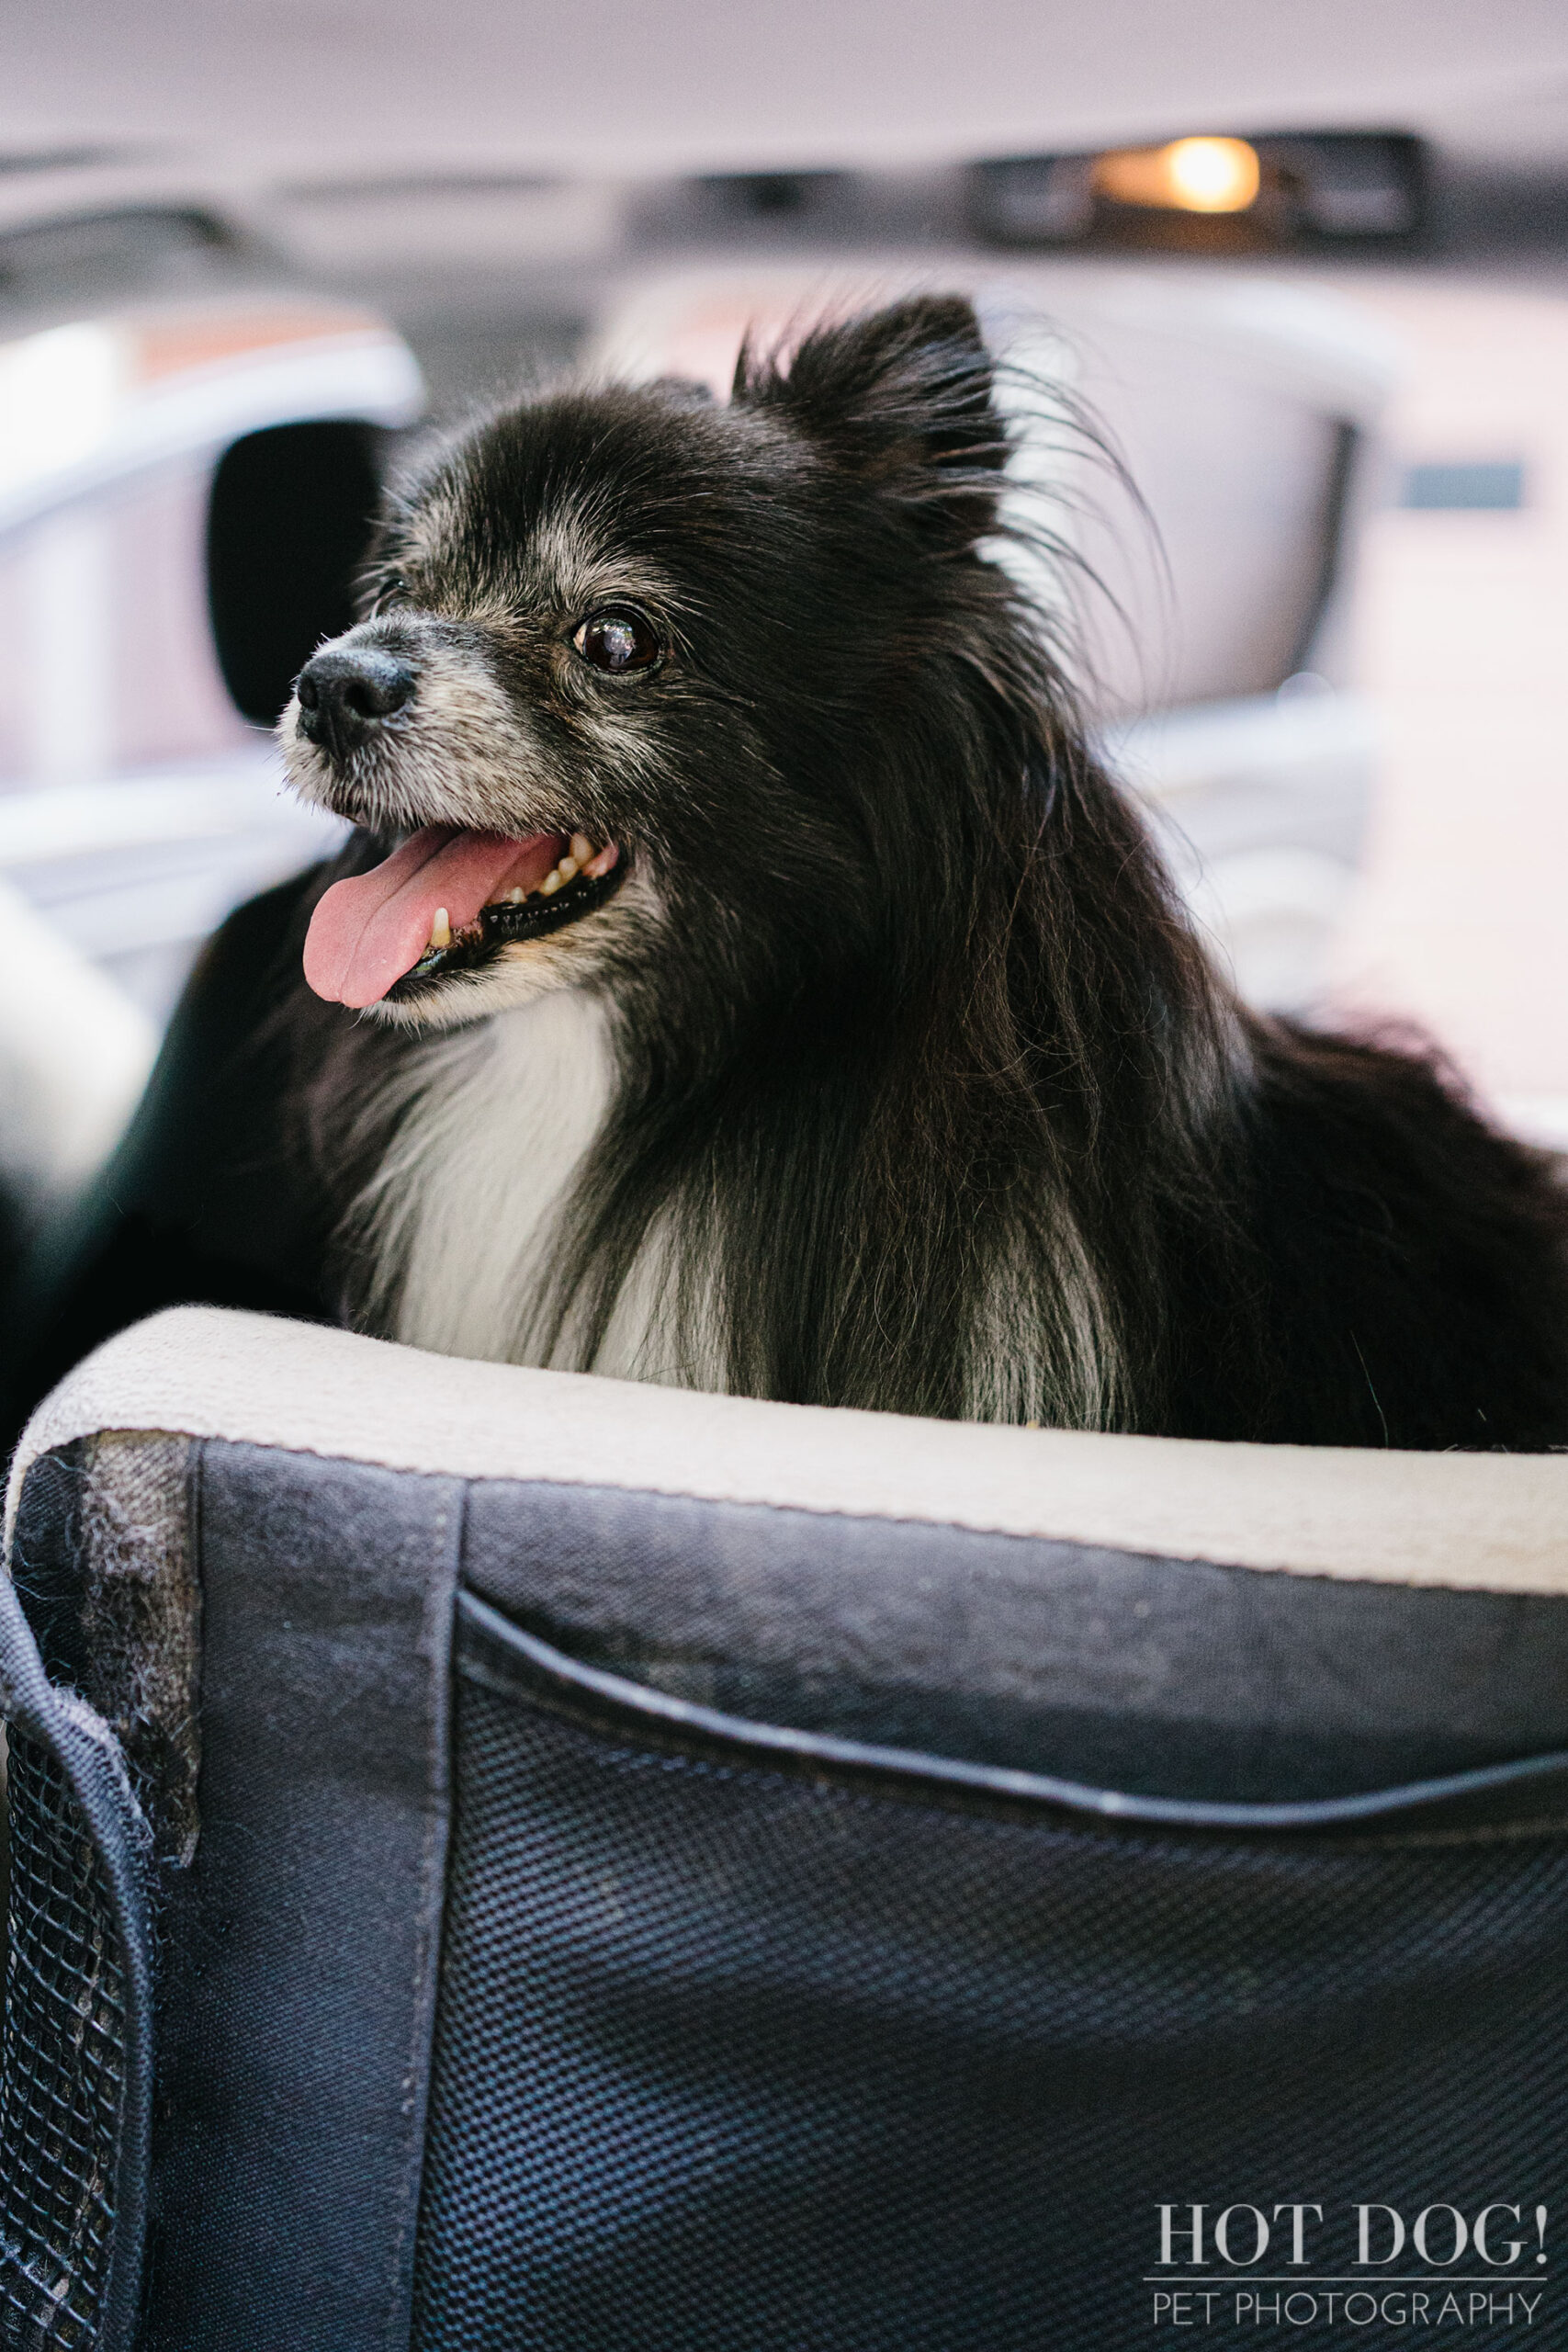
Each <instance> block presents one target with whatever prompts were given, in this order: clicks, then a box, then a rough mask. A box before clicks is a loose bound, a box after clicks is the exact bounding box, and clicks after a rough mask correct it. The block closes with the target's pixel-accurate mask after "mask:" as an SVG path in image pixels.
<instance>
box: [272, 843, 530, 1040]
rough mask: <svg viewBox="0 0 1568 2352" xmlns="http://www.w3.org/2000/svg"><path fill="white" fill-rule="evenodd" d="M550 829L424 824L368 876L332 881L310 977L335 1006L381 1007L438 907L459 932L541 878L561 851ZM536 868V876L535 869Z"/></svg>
mask: <svg viewBox="0 0 1568 2352" xmlns="http://www.w3.org/2000/svg"><path fill="white" fill-rule="evenodd" d="M556 842H557V837H556V835H555V834H554V833H530V834H529V835H528V836H527V838H526V839H525V840H521V841H520V840H518V839H516V838H515V837H511V836H508V835H507V834H504V833H472V832H458V831H455V830H454V829H453V827H451V826H450V825H426V826H425V827H424V828H423V831H420V832H417V833H411V834H410V836H409V838H408V840H407V841H406V842H404V843H403V844H402V847H401V848H400V849H396V850H394V851H393V852H392V854H391V856H390V857H389V858H387V859H386V860H385V861H384V863H383V864H381V865H378V866H377V867H376V868H375V869H374V870H373V871H372V872H371V873H369V874H355V875H351V876H350V877H349V879H348V880H347V881H346V882H334V883H333V887H332V888H331V889H330V890H328V891H327V892H326V893H325V895H324V896H323V898H322V899H321V903H320V904H319V905H318V907H317V909H316V911H315V913H314V914H313V915H312V916H311V918H310V931H309V932H308V933H307V934H306V939H305V978H306V979H307V980H308V981H309V982H310V986H311V987H312V988H313V989H315V991H316V994H317V995H318V996H321V997H325V998H326V999H327V1001H329V1003H333V1004H352V1005H355V1006H364V1005H367V1004H377V1003H378V1002H379V1001H380V1000H381V998H382V997H384V996H385V995H386V993H387V990H388V989H389V988H390V987H391V986H392V983H393V982H394V980H400V979H401V978H402V977H403V974H404V973H405V972H408V971H412V968H413V967H414V966H415V965H416V964H417V963H418V961H419V959H420V957H421V956H423V953H424V951H425V949H426V948H427V947H428V946H429V944H430V927H431V925H432V923H433V922H434V920H435V917H436V914H437V913H438V911H439V910H440V909H441V908H443V907H445V908H446V920H447V922H449V923H450V924H451V926H452V929H453V930H454V931H457V930H460V929H461V927H462V925H463V924H464V923H466V922H473V920H474V917H475V916H476V915H477V914H478V913H479V909H480V908H481V907H483V906H485V905H487V904H488V903H489V901H490V900H491V899H493V898H495V897H496V896H497V895H498V894H499V892H500V891H501V890H502V888H504V887H506V886H508V885H510V884H511V883H513V882H521V883H522V884H523V886H524V888H525V889H526V888H531V887H532V886H533V885H534V884H535V883H537V882H539V881H542V880H543V878H544V876H546V875H547V873H548V872H549V870H550V867H551V866H552V865H554V863H555V860H556V856H557V854H558V853H557V846H556ZM535 867H537V869H538V870H537V872H535V871H534V870H533V869H534V868H535Z"/></svg>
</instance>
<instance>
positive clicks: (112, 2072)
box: [0, 1729, 126, 2352]
mask: <svg viewBox="0 0 1568 2352" xmlns="http://www.w3.org/2000/svg"><path fill="white" fill-rule="evenodd" d="M9 1810H10V1918H9V1934H8V1938H7V1948H6V2030H5V2040H4V2044H3V2050H0V2177H3V2179H4V2183H5V2197H4V2205H3V2216H0V2344H3V2345H4V2346H5V2347H6V2352H54V2347H56V2346H59V2347H60V2352H82V2347H85V2346H90V2345H92V2344H95V2343H96V2341H97V2333H98V2328H99V2324H100V2320H101V2317H102V2310H103V2302H104V2296H105V2292H106V2290H107V2280H108V2271H109V2262H110V2256H111V2252H112V2246H113V2233H114V2220H115V2208H114V2198H115V2172H116V2165H117V2159H118V2148H119V2131H120V2119H121V2113H122V2108H123V2099H124V2091H125V2075H126V1985H125V1976H124V1970H123V1966H122V1962H121V1956H120V1948H119V1939H118V1934H117V1931H116V1928H115V1922H114V1913H113V1905H112V1902H111V1899H110V1894H109V1889H108V1886H107V1881H106V1875H105V1871H104V1866H103V1862H102V1860H101V1859H100V1856H99V1854H98V1851H97V1849H96V1846H95V1844H94V1841H93V1838H92V1835H91V1832H90V1830H89V1827H88V1825H87V1822H86V1820H85V1816H84V1815H83V1812H82V1809H81V1806H80V1804H78V1802H77V1800H76V1797H75V1795H74V1794H73V1791H72V1789H71V1785H70V1782H69V1781H68V1780H67V1778H66V1775H65V1772H64V1770H63V1769H62V1765H61V1763H60V1761H59V1759H58V1758H56V1757H54V1756H52V1755H51V1753H50V1752H49V1750H48V1749H47V1748H45V1747H41V1746H39V1744H38V1743H37V1742H36V1741H34V1740H32V1739H29V1738H28V1736H26V1735H25V1734H22V1733H19V1732H17V1731H16V1730H15V1729H13V1731H12V1733H11V1737H10V1756H9Z"/></svg>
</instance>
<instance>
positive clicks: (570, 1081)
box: [360, 989, 613, 1363]
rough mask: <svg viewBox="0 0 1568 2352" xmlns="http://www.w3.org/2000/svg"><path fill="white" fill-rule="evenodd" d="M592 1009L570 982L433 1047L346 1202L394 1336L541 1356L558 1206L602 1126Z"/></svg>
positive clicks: (600, 1060) (597, 1012) (602, 1078)
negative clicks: (376, 1157)
mask: <svg viewBox="0 0 1568 2352" xmlns="http://www.w3.org/2000/svg"><path fill="white" fill-rule="evenodd" d="M612 1077H613V1071H612V1064H611V1055H610V1047H609V1040H608V1036H607V1034H606V1028H605V1022H604V1011H603V1008H602V1007H601V1005H600V1004H599V1003H598V1001H596V1000H595V999H593V998H592V997H589V996H586V995H584V994H583V993H581V991H580V990H577V989H555V990H553V991H551V992H550V993H549V994H548V995H546V996H541V997H538V998H536V1000H535V1001H534V1002H532V1003H531V1004H525V1005H521V1006H518V1007H516V1008H515V1009H513V1010H512V1011H509V1012H499V1013H495V1014H493V1015H492V1016H491V1019H490V1020H488V1021H485V1022H481V1023H476V1025H475V1026H474V1027H473V1028H471V1029H463V1030H458V1031H457V1032H456V1033H454V1034H451V1035H446V1036H445V1037H442V1038H439V1039H437V1040H434V1041H433V1042H432V1043H431V1045H430V1046H429V1047H428V1048H427V1049H426V1050H425V1052H424V1053H423V1055H422V1056H421V1057H419V1058H418V1060H417V1061H416V1063H415V1064H414V1067H413V1068H412V1070H411V1071H410V1073H409V1076H408V1080H407V1093H406V1098H405V1100H404V1101H403V1103H401V1105H400V1110H399V1114H398V1117H397V1121H396V1125H395V1128H394V1131H393V1133H392V1136H391V1140H390V1142H389V1147H388V1150H387V1154H386V1157H385V1159H383V1161H382V1163H381V1166H380V1169H379V1170H378V1173H377V1175H376V1177H375V1179H374V1181H373V1182H372V1183H371V1184H370V1186H369V1187H368V1188H367V1192H366V1193H365V1195H364V1196H363V1198H362V1201H361V1203H360V1208H361V1213H362V1215H363V1216H364V1220H365V1230H366V1233H367V1239H368V1241H369V1244H370V1246H371V1248H372V1250H374V1252H375V1255H376V1259H377V1261H378V1283H377V1290H378V1305H379V1306H381V1308H382V1310H383V1311H384V1312H386V1313H387V1314H388V1315H389V1320H390V1322H391V1326H392V1329H393V1332H394V1335H395V1336H396V1337H397V1338H398V1339H400V1340H404V1341H406V1342H407V1343H408V1344H409V1345H410V1346H412V1347H416V1348H430V1349H433V1350H434V1351H435V1352H436V1353H438V1354H441V1355H454V1356H478V1357H482V1358H487V1359H489V1360H490V1361H491V1362H494V1363H538V1362H540V1361H541V1353H540V1338H539V1334H538V1331H537V1329H536V1324H537V1321H538V1309H539V1306H540V1299H541V1292H542V1289H543V1287H544V1283H545V1280H546V1277H547V1272H548V1270H549V1267H550V1264H551V1262H552V1252H553V1250H555V1249H556V1247H557V1246H558V1242H557V1235H558V1220H559V1213H560V1210H561V1208H562V1206H563V1204H564V1201H565V1198H566V1195H567V1194H568V1193H569V1191H570V1185H571V1181H572V1178H573V1176H574V1174H575V1173H576V1171H577V1170H578V1168H579V1166H580V1164H581V1159H582V1157H583V1155H584V1153H585V1152H586V1151H587V1150H588V1149H589V1148H591V1146H592V1142H593V1139H594V1137H595V1136H596V1135H597V1134H598V1133H599V1130H600V1128H601V1127H602V1126H603V1125H604V1115H605V1113H606V1110H607V1109H608V1106H609V1100H610V1090H611V1083H612Z"/></svg>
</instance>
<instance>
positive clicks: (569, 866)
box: [556, 857, 582, 882]
mask: <svg viewBox="0 0 1568 2352" xmlns="http://www.w3.org/2000/svg"><path fill="white" fill-rule="evenodd" d="M581 863H582V860H581V858H580V857H563V858H562V860H561V862H560V864H559V865H558V866H557V868H556V872H557V873H558V875H559V876H560V878H561V880H562V881H563V882H570V880H571V878H572V876H573V875H574V874H575V873H576V872H577V869H578V867H579V866H580V865H581Z"/></svg>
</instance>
